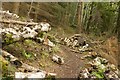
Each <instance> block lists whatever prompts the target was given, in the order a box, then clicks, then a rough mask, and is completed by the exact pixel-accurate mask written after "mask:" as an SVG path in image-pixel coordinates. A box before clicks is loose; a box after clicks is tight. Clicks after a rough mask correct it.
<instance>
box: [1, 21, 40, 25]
mask: <svg viewBox="0 0 120 80" xmlns="http://www.w3.org/2000/svg"><path fill="white" fill-rule="evenodd" d="M0 23H8V24H11V23H12V24H20V25H31V26H32V25H38V23H35V22H22V21H16V20H0Z"/></svg>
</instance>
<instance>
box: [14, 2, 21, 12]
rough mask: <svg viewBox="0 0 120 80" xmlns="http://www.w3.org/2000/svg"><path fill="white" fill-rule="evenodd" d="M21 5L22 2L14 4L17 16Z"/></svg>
mask: <svg viewBox="0 0 120 80" xmlns="http://www.w3.org/2000/svg"><path fill="white" fill-rule="evenodd" d="M19 5H20V2H15V3H14V4H13V6H14V7H13V13H15V14H18V13H19Z"/></svg>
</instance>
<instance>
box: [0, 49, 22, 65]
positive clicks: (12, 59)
mask: <svg viewBox="0 0 120 80" xmlns="http://www.w3.org/2000/svg"><path fill="white" fill-rule="evenodd" d="M0 51H1V53H2V56H3V57H4V58H5V59H7V60H8V61H10V62H11V63H12V64H14V65H15V66H16V67H20V66H22V62H21V61H19V60H18V58H16V57H14V56H13V55H11V54H10V53H8V52H6V51H4V50H2V49H0Z"/></svg>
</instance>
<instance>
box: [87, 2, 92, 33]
mask: <svg viewBox="0 0 120 80" xmlns="http://www.w3.org/2000/svg"><path fill="white" fill-rule="evenodd" d="M92 12H93V2H92V3H91V10H90V14H89V15H90V17H89V19H88V23H87V28H86V30H87V33H89V27H90V22H91V19H92Z"/></svg>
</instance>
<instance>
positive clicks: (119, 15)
mask: <svg viewBox="0 0 120 80" xmlns="http://www.w3.org/2000/svg"><path fill="white" fill-rule="evenodd" d="M118 5H119V10H118V19H117V25H116V28H117V33H118V48H119V53H118V56H120V2H119V3H118ZM118 69H119V70H120V57H118ZM119 77H120V74H119Z"/></svg>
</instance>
